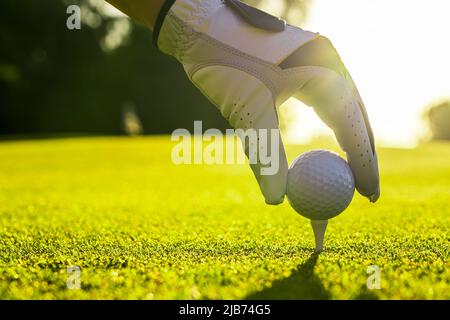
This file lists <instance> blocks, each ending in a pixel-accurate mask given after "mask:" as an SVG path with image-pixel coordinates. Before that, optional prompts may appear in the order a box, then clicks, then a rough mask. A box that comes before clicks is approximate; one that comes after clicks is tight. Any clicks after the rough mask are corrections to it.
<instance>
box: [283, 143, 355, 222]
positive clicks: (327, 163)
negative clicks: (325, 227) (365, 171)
mask: <svg viewBox="0 0 450 320" xmlns="http://www.w3.org/2000/svg"><path fill="white" fill-rule="evenodd" d="M354 193H355V180H354V178H353V173H352V171H351V169H350V166H349V165H348V164H347V162H346V161H345V160H344V159H342V158H341V157H340V156H339V155H338V154H336V153H334V152H330V151H326V150H314V151H310V152H307V153H304V154H302V155H301V156H299V157H298V158H297V159H295V160H294V162H293V163H292V165H291V167H290V168H289V173H288V182H287V198H288V200H289V203H290V204H291V206H292V207H293V208H294V210H295V211H297V212H298V213H299V214H301V215H302V216H304V217H306V218H309V219H311V220H328V219H331V218H333V217H336V216H337V215H339V214H340V213H341V212H343V211H344V210H345V209H346V208H347V207H348V206H349V204H350V202H351V201H352V199H353V195H354Z"/></svg>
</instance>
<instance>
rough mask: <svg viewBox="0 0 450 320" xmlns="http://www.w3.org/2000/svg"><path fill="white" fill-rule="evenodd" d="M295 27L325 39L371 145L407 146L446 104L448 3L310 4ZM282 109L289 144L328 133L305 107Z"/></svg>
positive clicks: (364, 0) (368, 0)
mask: <svg viewBox="0 0 450 320" xmlns="http://www.w3.org/2000/svg"><path fill="white" fill-rule="evenodd" d="M269 2H270V3H272V4H273V3H276V2H273V1H269ZM272 10H274V8H272ZM275 11H276V10H275ZM301 27H302V28H304V29H308V30H311V31H316V32H319V33H321V34H322V35H325V36H327V37H329V38H330V39H331V40H332V41H333V43H334V45H335V47H336V48H337V49H338V51H339V52H340V54H341V56H342V58H343V60H344V63H345V64H346V66H347V68H348V69H349V70H350V73H351V74H352V77H353V78H354V80H355V81H356V83H357V85H358V88H359V90H360V93H361V95H362V97H363V99H364V101H365V104H366V107H367V109H368V113H369V116H370V119H371V123H372V126H373V129H374V132H375V136H376V138H377V141H378V144H379V145H384V146H396V147H412V146H414V145H415V144H416V143H417V142H418V141H419V139H421V138H422V137H424V135H425V134H426V127H425V125H424V123H423V120H422V119H423V118H422V114H423V112H424V110H425V109H426V107H427V106H429V105H430V104H432V103H434V102H439V101H441V100H443V99H446V98H447V99H448V98H450V35H449V34H450V1H448V0H428V1H423V0H422V1H419V0H394V1H392V0H376V1H374V0H339V1H334V0H313V3H312V7H311V11H310V14H309V17H308V21H307V22H306V24H305V25H303V26H301ZM288 104H289V106H288V108H289V113H290V116H291V117H293V118H294V119H296V121H295V122H296V123H295V125H294V126H293V127H291V130H290V135H289V140H290V141H291V142H307V141H308V140H310V139H311V138H312V137H313V136H315V135H327V134H330V130H329V129H328V128H326V127H325V126H324V125H323V124H321V123H320V120H318V118H317V117H316V116H315V114H314V112H313V111H312V110H311V109H310V108H307V107H305V106H304V105H301V104H300V103H298V102H295V101H289V103H288ZM449 125H450V119H449Z"/></svg>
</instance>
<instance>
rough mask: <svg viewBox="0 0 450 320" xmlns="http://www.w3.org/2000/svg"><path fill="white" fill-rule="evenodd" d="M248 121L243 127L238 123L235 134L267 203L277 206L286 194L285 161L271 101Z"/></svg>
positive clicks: (286, 169)
mask: <svg viewBox="0 0 450 320" xmlns="http://www.w3.org/2000/svg"><path fill="white" fill-rule="evenodd" d="M239 119H241V118H239ZM242 119H243V118H242ZM251 121H252V127H250V128H248V127H246V129H245V130H244V129H243V127H244V126H241V125H240V123H238V124H237V126H236V128H237V130H236V134H237V135H238V136H239V137H240V138H241V141H242V144H243V148H244V150H245V154H246V155H247V157H248V160H249V163H250V167H251V169H252V171H253V174H254V175H255V177H256V180H257V181H258V184H259V187H260V189H261V192H262V194H263V196H264V198H265V200H266V203H267V204H270V205H278V204H280V203H282V202H283V201H284V195H285V194H286V185H287V173H288V162H287V158H286V152H285V150H284V145H283V141H282V139H281V135H280V130H279V128H278V118H277V114H276V110H275V107H274V106H273V104H272V103H270V104H268V105H266V106H263V107H260V108H259V111H258V112H257V113H256V117H254V119H253V120H251ZM244 128H245V127H244Z"/></svg>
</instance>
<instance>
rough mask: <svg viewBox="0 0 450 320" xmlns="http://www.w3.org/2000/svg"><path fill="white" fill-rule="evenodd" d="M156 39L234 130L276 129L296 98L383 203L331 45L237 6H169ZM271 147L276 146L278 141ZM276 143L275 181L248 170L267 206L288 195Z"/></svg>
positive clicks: (181, 1)
mask: <svg viewBox="0 0 450 320" xmlns="http://www.w3.org/2000/svg"><path fill="white" fill-rule="evenodd" d="M154 37H155V41H156V44H157V46H158V47H159V48H160V49H161V50H162V51H163V52H165V53H167V54H169V55H172V56H174V57H175V58H176V59H177V60H178V61H179V62H181V63H182V65H183V67H184V69H185V71H186V73H187V75H188V77H189V79H190V80H191V81H192V82H193V83H194V84H195V85H196V86H197V87H198V89H199V90H201V92H202V93H203V94H204V95H205V96H206V97H207V98H208V99H209V100H210V101H211V102H212V103H213V104H215V105H216V106H217V108H219V110H220V111H221V113H222V115H223V116H224V117H225V118H226V119H227V120H228V121H229V123H230V124H231V125H232V126H233V127H234V128H239V129H249V128H253V129H268V130H269V131H270V130H271V129H278V117H277V108H278V107H279V106H280V105H281V104H282V103H283V102H285V101H286V100H287V99H289V98H291V97H296V98H298V99H299V100H301V101H303V102H304V103H305V104H307V105H309V106H312V107H313V108H314V110H315V111H316V113H317V114H318V115H319V117H320V118H321V119H322V120H323V121H324V122H325V123H326V124H327V125H328V126H329V127H330V128H332V129H333V130H334V132H335V134H336V137H337V140H338V142H339V144H340V145H341V147H342V149H343V150H344V151H345V152H346V154H347V159H348V162H349V165H350V167H351V168H352V171H353V174H354V177H355V182H356V188H357V190H358V191H359V192H360V193H361V194H362V195H363V196H366V197H368V198H369V199H370V201H372V202H375V201H376V200H377V199H378V198H379V195H380V188H379V175H378V163H377V155H376V151H375V145H374V138H373V134H372V130H371V128H370V124H369V121H368V117H367V113H366V111H365V108H364V105H363V102H362V100H361V97H360V95H359V93H358V91H357V89H356V86H355V84H354V82H353V80H352V79H351V77H350V75H349V74H348V72H347V69H346V68H345V66H344V65H343V63H342V62H341V59H340V57H339V55H338V54H337V52H336V50H335V49H334V47H333V46H332V44H331V42H330V41H329V40H328V39H327V38H325V37H322V36H320V35H319V34H317V33H313V32H309V31H305V30H302V29H300V28H297V27H295V26H291V25H288V24H286V23H285V22H284V21H283V20H280V19H278V18H275V17H273V16H270V15H268V14H266V13H264V12H262V11H260V10H258V9H255V8H253V7H250V6H248V5H246V4H244V3H242V2H240V1H238V0H176V1H173V0H168V1H167V2H166V3H165V5H164V6H163V8H162V10H161V12H160V14H159V18H158V21H157V23H156V26H155V30H154ZM269 131H268V132H269ZM268 139H269V145H271V143H270V139H274V138H273V137H272V138H271V137H270V136H269V137H268ZM276 139H280V138H279V137H277V138H276ZM277 142H278V150H271V151H272V152H278V154H279V165H278V170H277V172H276V173H275V174H272V175H264V174H261V172H262V171H261V169H262V167H263V166H264V165H262V164H261V163H259V162H258V163H256V164H251V167H252V170H253V172H254V174H255V176H256V178H257V180H258V183H259V186H260V188H261V191H262V193H263V195H264V197H265V199H266V202H267V203H268V204H279V203H281V202H283V199H284V195H285V193H286V181H287V171H288V163H287V159H286V154H285V151H284V147H283V144H282V141H281V139H280V140H279V141H277ZM245 148H246V152H248V147H247V146H246V147H245Z"/></svg>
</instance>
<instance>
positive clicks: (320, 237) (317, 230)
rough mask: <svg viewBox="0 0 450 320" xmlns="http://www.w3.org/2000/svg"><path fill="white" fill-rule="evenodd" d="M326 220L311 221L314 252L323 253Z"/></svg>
mask: <svg viewBox="0 0 450 320" xmlns="http://www.w3.org/2000/svg"><path fill="white" fill-rule="evenodd" d="M327 225H328V220H311V226H312V228H313V231H314V238H315V241H316V250H315V252H322V251H323V242H324V238H325V231H326V230H327Z"/></svg>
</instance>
